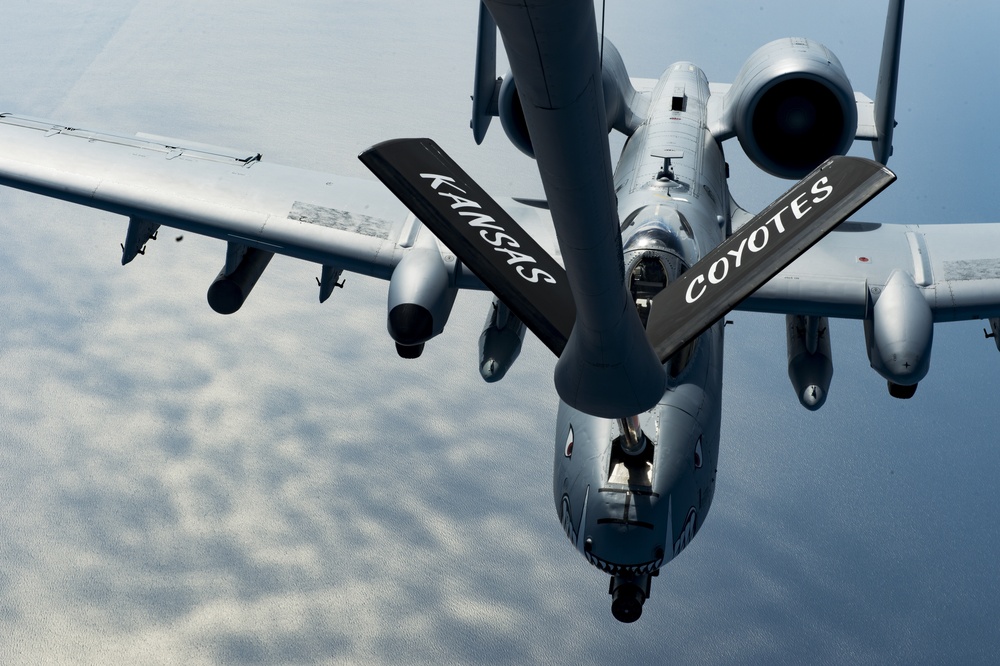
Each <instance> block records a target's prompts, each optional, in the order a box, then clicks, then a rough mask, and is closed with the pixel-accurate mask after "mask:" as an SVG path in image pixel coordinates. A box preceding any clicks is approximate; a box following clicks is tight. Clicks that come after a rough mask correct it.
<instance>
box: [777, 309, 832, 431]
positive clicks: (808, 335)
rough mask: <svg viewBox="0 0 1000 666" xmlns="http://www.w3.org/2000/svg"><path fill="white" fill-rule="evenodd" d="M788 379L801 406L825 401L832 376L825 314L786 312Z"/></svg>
mask: <svg viewBox="0 0 1000 666" xmlns="http://www.w3.org/2000/svg"><path fill="white" fill-rule="evenodd" d="M785 329H786V330H787V332H788V340H787V342H788V379H789V380H791V382H792V388H793V389H795V396H796V397H797V398H798V399H799V402H800V403H801V404H802V406H803V407H805V408H806V409H808V410H809V411H811V412H814V411H816V410H817V409H819V408H820V407H822V406H823V403H824V402H826V396H827V395H828V394H829V392H830V380H831V379H832V378H833V354H832V352H831V349H830V322H829V321H828V320H827V318H826V317H807V316H802V315H785Z"/></svg>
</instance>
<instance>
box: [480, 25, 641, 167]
mask: <svg viewBox="0 0 1000 666" xmlns="http://www.w3.org/2000/svg"><path fill="white" fill-rule="evenodd" d="M601 84H602V86H603V90H604V109H605V116H606V117H607V122H608V131H609V132H610V131H611V130H612V129H616V130H618V131H620V132H622V133H623V134H626V135H631V134H632V132H634V131H635V129H636V128H637V127H638V126H639V125H640V124H642V122H643V121H644V120H645V115H646V108H645V104H646V102H645V100H644V99H643V98H641V97H640V96H639V95H637V94H636V91H635V88H634V87H633V86H632V82H631V80H630V79H629V76H628V71H627V70H626V69H625V63H624V61H622V57H621V54H620V53H619V52H618V49H617V48H615V45H614V44H612V43H611V40H609V39H606V38H605V39H604V53H603V60H602V68H601ZM497 115H499V116H500V124H501V126H502V127H503V131H504V133H505V134H506V135H507V138H508V139H509V140H510V142H511V143H513V144H514V146H515V147H517V149H518V150H520V151H521V152H522V153H524V154H525V155H527V156H528V157H531V158H534V157H535V150H534V147H533V146H532V144H531V137H530V136H529V134H528V124H527V122H526V121H525V118H524V111H523V109H522V108H521V97H520V95H518V92H517V83H515V81H514V75H513V74H512V73H511V72H507V76H505V77H503V82H502V83H501V84H500V93H499V95H498V96H497Z"/></svg>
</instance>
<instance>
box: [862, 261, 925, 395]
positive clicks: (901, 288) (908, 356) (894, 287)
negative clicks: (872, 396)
mask: <svg viewBox="0 0 1000 666" xmlns="http://www.w3.org/2000/svg"><path fill="white" fill-rule="evenodd" d="M933 342H934V315H933V314H932V313H931V308H930V305H928V304H927V300H926V299H925V298H924V295H923V293H922V292H921V291H920V288H919V287H917V285H916V284H915V283H914V282H913V278H912V277H910V274H909V273H907V272H905V271H898V270H897V271H895V272H893V274H892V275H890V276H889V281H888V282H887V283H886V285H885V289H883V290H882V294H881V295H880V296H879V298H878V300H877V301H875V306H874V307H873V308H872V316H871V317H870V318H868V319H865V343H866V346H867V348H868V360H869V362H870V363H871V366H872V368H873V369H874V370H875V371H876V372H877V373H879V374H880V375H882V376H883V377H884V378H885V379H886V380H887V381H888V383H889V395H891V396H892V397H894V398H904V399H905V398H911V397H913V394H914V393H915V392H916V390H917V382H919V381H920V380H921V379H923V378H924V377H925V376H927V371H928V370H930V366H931V345H932V343H933Z"/></svg>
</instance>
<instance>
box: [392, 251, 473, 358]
mask: <svg viewBox="0 0 1000 666" xmlns="http://www.w3.org/2000/svg"><path fill="white" fill-rule="evenodd" d="M421 239H426V240H421ZM451 266H452V267H454V263H452V264H451ZM456 294H457V289H456V288H455V287H454V286H452V279H451V272H450V271H449V266H448V265H446V264H445V261H444V259H443V258H442V257H441V253H440V252H439V251H438V248H437V241H436V240H435V239H434V237H433V236H431V234H429V233H425V234H423V235H422V236H420V237H419V239H418V244H417V245H416V246H414V247H413V248H411V249H410V250H409V252H407V254H406V256H404V257H403V258H402V260H400V262H399V264H398V265H397V266H396V268H395V270H394V271H393V272H392V279H391V280H390V281H389V303H388V310H389V313H388V321H387V328H388V329H389V335H390V336H392V339H393V340H395V341H396V352H397V353H398V354H399V355H400V357H402V358H417V357H418V356H420V354H421V353H422V352H423V348H424V343H425V342H427V341H428V340H430V339H431V338H433V337H434V336H435V335H438V334H439V333H441V332H442V331H443V330H444V325H445V324H446V323H447V322H448V316H449V315H450V314H451V307H452V305H454V303H455V295H456Z"/></svg>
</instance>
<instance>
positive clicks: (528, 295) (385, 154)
mask: <svg viewBox="0 0 1000 666" xmlns="http://www.w3.org/2000/svg"><path fill="white" fill-rule="evenodd" d="M358 157H359V159H360V160H361V161H362V162H364V164H365V166H367V167H368V168H369V169H370V170H371V171H372V173H374V174H375V175H376V176H378V178H379V180H381V181H382V182H383V183H384V184H385V186H386V187H388V188H389V189H390V190H391V191H392V193H393V194H395V195H396V197H397V198H399V200H400V201H402V202H403V203H404V204H405V205H406V207H407V208H409V209H410V210H411V211H413V214H414V215H416V216H417V217H418V218H420V220H421V222H423V223H424V224H425V225H427V227H428V228H429V229H430V230H431V231H432V232H434V235H436V236H437V237H438V238H440V239H441V241H442V242H443V243H444V244H445V245H447V246H448V247H449V248H450V249H451V251H452V252H454V253H455V255H456V256H457V257H458V258H459V259H461V260H462V263H464V264H465V265H466V266H468V267H469V269H470V270H472V272H473V273H475V274H476V276H477V277H478V278H479V279H480V280H482V281H483V283H484V284H485V285H486V286H487V287H489V288H490V289H491V290H492V291H493V293H494V294H496V295H497V297H498V298H499V299H500V300H501V301H503V303H504V304H505V305H506V306H507V307H508V308H510V310H511V312H513V313H514V314H515V315H517V317H518V318H519V319H520V320H521V321H523V322H524V323H525V325H526V326H527V327H528V328H529V329H531V331H532V332H533V333H534V334H535V335H537V336H538V339H539V340H541V341H542V342H543V343H544V344H545V346H547V347H548V348H549V349H551V350H552V352H553V353H555V355H556V356H559V355H560V354H562V351H563V349H564V348H565V346H566V340H567V339H568V338H569V334H570V332H571V331H572V330H573V324H574V323H575V321H576V307H575V305H574V303H573V294H572V293H571V292H570V289H569V283H568V282H567V280H566V272H565V271H564V270H563V268H562V266H560V265H559V264H558V263H556V260H555V259H553V258H552V257H551V256H549V254H548V253H547V252H545V250H543V249H542V247H541V246H540V245H539V244H538V243H537V242H535V240H534V239H533V238H532V237H531V236H530V235H528V233H527V232H526V231H525V230H524V229H522V228H521V227H520V226H519V225H518V224H517V222H515V221H514V219H513V218H511V216H510V215H508V214H507V212H506V211H505V210H504V209H503V208H501V207H500V204H498V203H497V202H496V201H494V200H493V199H492V198H490V196H489V195H488V194H487V193H486V191H485V190H483V188H481V187H480V186H479V185H478V184H476V182H475V181H474V180H472V178H470V177H469V175H468V174H467V173H465V171H463V170H462V168H461V167H459V166H458V164H456V163H455V161H454V160H452V159H451V158H450V157H448V155H446V154H445V152H444V151H443V150H441V148H440V147H439V146H438V145H437V144H436V143H434V142H433V141H431V140H430V139H393V140H391V141H384V142H382V143H379V144H377V145H375V146H372V147H371V148H369V149H368V150H366V151H364V152H363V153H361V154H360V155H359V156H358Z"/></svg>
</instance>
